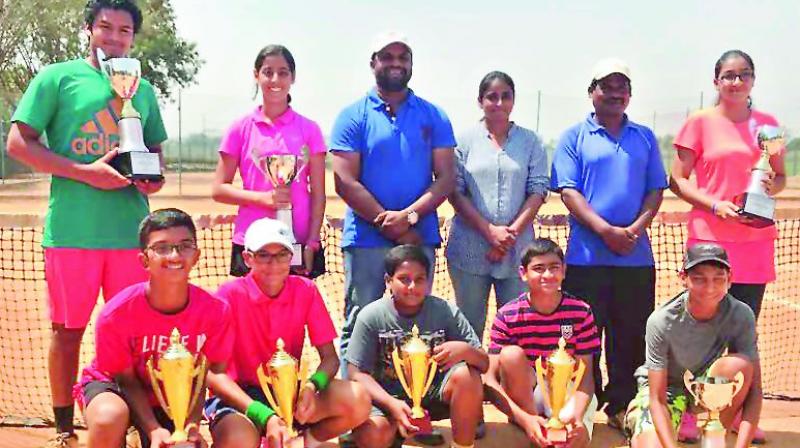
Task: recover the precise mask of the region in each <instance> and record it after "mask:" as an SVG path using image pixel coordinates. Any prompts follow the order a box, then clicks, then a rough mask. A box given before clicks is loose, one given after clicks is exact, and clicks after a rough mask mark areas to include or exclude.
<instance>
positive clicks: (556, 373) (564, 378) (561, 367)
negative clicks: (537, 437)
mask: <svg viewBox="0 0 800 448" xmlns="http://www.w3.org/2000/svg"><path fill="white" fill-rule="evenodd" d="M566 347H567V341H566V340H565V339H564V338H563V337H562V338H559V340H558V349H557V350H556V351H554V352H553V353H552V354H551V355H550V356H549V357H548V358H547V368H546V369H545V368H543V367H542V358H539V359H537V360H536V381H537V382H538V385H539V387H540V388H541V391H542V395H543V396H544V400H545V403H546V404H547V406H548V407H549V408H550V410H551V414H550V420H548V421H547V424H546V425H545V429H546V430H547V440H549V441H550V442H553V443H554V444H555V443H564V442H566V441H567V429H566V425H565V424H564V422H562V421H561V420H560V419H559V417H558V415H559V414H560V413H561V409H563V408H564V405H565V404H566V403H567V401H568V400H569V399H570V398H572V396H573V395H574V394H575V391H576V390H577V389H578V386H579V385H580V384H581V380H583V373H584V371H585V370H586V364H584V363H583V362H582V361H581V360H580V359H576V358H573V357H572V356H570V355H569V353H567V350H566ZM576 364H577V366H576ZM573 380H574V381H573ZM570 382H572V386H570Z"/></svg>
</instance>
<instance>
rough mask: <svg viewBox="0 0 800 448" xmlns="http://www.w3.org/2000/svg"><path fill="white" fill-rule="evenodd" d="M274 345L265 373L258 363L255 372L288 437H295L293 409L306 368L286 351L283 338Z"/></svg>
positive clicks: (302, 383) (303, 381)
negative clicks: (284, 424)
mask: <svg viewBox="0 0 800 448" xmlns="http://www.w3.org/2000/svg"><path fill="white" fill-rule="evenodd" d="M275 345H276V349H277V350H276V351H275V353H274V354H273V355H272V358H271V359H270V360H269V363H268V364H267V371H266V373H265V372H264V366H263V365H259V366H258V370H256V374H257V375H258V382H259V383H261V389H262V390H263V391H264V395H266V396H267V401H269V405H270V406H272V409H273V410H274V411H275V413H276V414H278V417H280V418H281V419H282V420H283V421H284V422H285V423H286V427H287V429H288V434H289V437H297V435H298V433H297V430H295V429H294V426H293V424H294V411H295V408H296V407H297V398H298V396H299V395H300V390H301V389H302V388H303V386H304V384H305V382H306V380H307V377H308V375H307V373H308V369H307V366H306V365H305V363H304V362H302V361H300V362H298V361H297V360H296V359H294V358H293V357H292V355H290V354H288V353H286V350H284V347H285V344H284V342H283V339H281V338H278V341H277V343H276V344H275ZM270 386H271V387H270Z"/></svg>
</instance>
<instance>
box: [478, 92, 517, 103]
mask: <svg viewBox="0 0 800 448" xmlns="http://www.w3.org/2000/svg"><path fill="white" fill-rule="evenodd" d="M483 98H484V99H485V100H486V101H489V102H490V103H493V104H494V103H497V102H498V101H500V100H501V99H502V100H503V101H511V100H513V99H514V94H513V93H512V92H511V91H510V90H506V91H505V92H503V93H497V92H489V93H487V94H486V95H484V96H483Z"/></svg>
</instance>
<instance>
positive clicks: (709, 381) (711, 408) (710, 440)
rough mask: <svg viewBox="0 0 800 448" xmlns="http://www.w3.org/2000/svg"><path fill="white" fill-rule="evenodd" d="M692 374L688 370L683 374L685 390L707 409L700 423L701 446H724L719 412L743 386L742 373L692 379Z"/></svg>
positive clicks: (718, 447)
mask: <svg viewBox="0 0 800 448" xmlns="http://www.w3.org/2000/svg"><path fill="white" fill-rule="evenodd" d="M693 379H694V375H692V372H689V371H688V370H687V371H686V373H684V374H683V382H684V383H685V384H686V390H688V391H689V393H690V394H692V396H693V397H694V400H695V403H697V404H698V405H699V406H700V407H702V408H703V409H705V410H707V411H708V419H707V420H706V421H705V422H703V423H702V424H701V427H702V429H703V441H702V443H701V447H702V448H725V427H724V426H723V425H722V422H720V421H719V413H720V412H722V411H724V410H725V409H726V408H727V407H728V406H730V405H731V401H733V397H734V396H735V395H736V394H737V393H739V391H740V390H741V389H742V386H744V374H743V373H742V372H737V373H736V376H735V377H734V378H733V380H730V379H728V378H725V377H713V376H712V377H700V378H698V379H697V381H692V380H693Z"/></svg>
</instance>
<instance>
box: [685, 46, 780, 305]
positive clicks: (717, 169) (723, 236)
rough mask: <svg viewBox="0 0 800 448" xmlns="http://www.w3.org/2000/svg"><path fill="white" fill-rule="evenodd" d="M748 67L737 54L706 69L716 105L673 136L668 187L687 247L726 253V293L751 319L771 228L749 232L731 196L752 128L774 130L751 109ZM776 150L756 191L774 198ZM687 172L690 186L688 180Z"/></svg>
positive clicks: (754, 152)
mask: <svg viewBox="0 0 800 448" xmlns="http://www.w3.org/2000/svg"><path fill="white" fill-rule="evenodd" d="M754 81H755V67H754V65H753V61H752V59H751V58H750V56H748V55H747V54H746V53H744V52H742V51H740V50H731V51H727V52H725V53H724V54H723V55H722V56H721V57H720V59H719V60H718V61H717V64H716V66H715V67H714V86H715V87H716V89H717V92H719V101H718V104H717V105H716V106H715V107H713V108H710V109H706V110H702V111H699V112H697V113H695V114H693V115H692V116H691V117H689V119H688V120H687V121H686V123H685V124H684V125H683V128H682V129H681V130H680V132H678V135H677V136H676V137H675V141H674V145H675V148H676V149H677V155H676V158H675V161H674V163H673V166H672V175H671V178H670V188H671V189H672V191H673V192H675V194H676V195H678V197H680V198H682V199H683V200H685V201H687V202H689V203H690V204H692V206H693V207H692V211H691V212H690V214H689V223H688V227H689V239H688V241H687V246H692V245H694V244H696V243H698V242H702V241H710V242H715V243H717V244H719V245H721V246H722V247H724V248H725V250H726V251H727V252H728V255H729V257H730V261H731V266H732V273H733V285H732V286H731V288H730V290H729V292H730V294H731V295H733V296H734V297H736V298H737V299H739V300H741V301H743V302H745V303H747V304H748V305H749V306H750V308H751V309H752V310H753V313H754V314H755V315H756V317H758V314H759V311H760V310H761V301H762V298H763V296H764V290H765V289H766V284H767V283H769V282H771V281H773V280H775V263H774V260H775V239H776V238H777V236H778V233H777V231H776V229H775V226H774V225H773V226H769V227H766V228H754V227H751V226H748V225H747V224H746V223H744V222H743V220H742V218H740V215H739V213H738V211H739V208H740V206H739V205H737V204H736V203H735V199H736V197H738V196H739V195H741V194H742V193H743V192H744V191H745V189H746V188H747V184H748V182H749V180H750V171H751V169H752V168H753V166H754V165H755V164H756V162H757V161H758V158H759V156H760V154H761V150H760V148H759V146H758V141H757V138H756V135H757V132H758V127H759V126H762V125H773V126H776V125H777V124H778V123H777V121H776V120H775V118H773V117H772V116H770V115H767V114H765V113H762V112H759V111H757V110H754V109H752V107H751V100H750V91H751V89H752V88H753V83H754ZM784 153H785V150H784V151H781V152H780V153H779V154H776V155H774V156H772V157H771V158H770V166H771V167H772V171H773V172H774V173H773V174H772V176H771V177H770V178H768V179H765V181H764V183H763V184H764V189H765V190H766V192H767V193H768V194H769V195H775V194H777V193H778V192H780V191H781V190H783V188H784V187H785V185H786V175H785V169H784ZM692 172H694V173H695V181H691V180H690V179H689V176H690V175H691V173H692Z"/></svg>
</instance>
